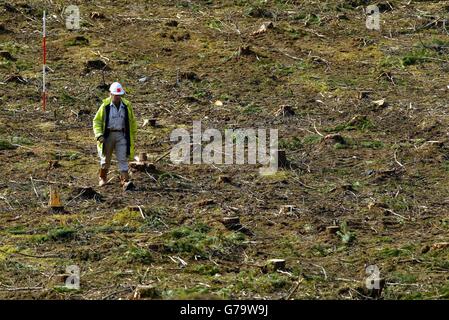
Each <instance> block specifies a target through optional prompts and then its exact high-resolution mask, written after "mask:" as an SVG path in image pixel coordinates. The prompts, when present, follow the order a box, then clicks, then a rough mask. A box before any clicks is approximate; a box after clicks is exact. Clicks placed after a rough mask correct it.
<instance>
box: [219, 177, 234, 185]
mask: <svg viewBox="0 0 449 320" xmlns="http://www.w3.org/2000/svg"><path fill="white" fill-rule="evenodd" d="M221 183H231V178H230V177H229V176H226V175H221V176H218V179H217V184H221Z"/></svg>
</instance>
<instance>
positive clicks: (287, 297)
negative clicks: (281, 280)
mask: <svg viewBox="0 0 449 320" xmlns="http://www.w3.org/2000/svg"><path fill="white" fill-rule="evenodd" d="M303 280H304V278H301V279H299V280H298V281H297V282H296V284H295V286H294V287H293V289H292V290H291V291H290V293H289V294H288V295H287V296H286V297H284V298H281V299H282V300H289V299H290V298H291V297H292V295H293V294H294V293H295V292H296V290H298V288H299V285H300V284H301V282H302V281H303Z"/></svg>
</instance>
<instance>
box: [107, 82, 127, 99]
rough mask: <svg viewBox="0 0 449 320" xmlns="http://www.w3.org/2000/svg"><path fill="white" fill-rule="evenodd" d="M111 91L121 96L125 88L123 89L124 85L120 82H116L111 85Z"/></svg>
mask: <svg viewBox="0 0 449 320" xmlns="http://www.w3.org/2000/svg"><path fill="white" fill-rule="evenodd" d="M109 92H110V93H111V94H113V95H115V96H121V95H124V94H125V90H123V87H122V85H121V84H120V83H118V82H114V83H113V84H111V86H110V87H109Z"/></svg>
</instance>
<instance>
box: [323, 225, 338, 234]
mask: <svg viewBox="0 0 449 320" xmlns="http://www.w3.org/2000/svg"><path fill="white" fill-rule="evenodd" d="M338 231H340V227H339V226H329V227H326V232H327V234H329V235H334V234H337V232H338Z"/></svg>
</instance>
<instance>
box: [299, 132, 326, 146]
mask: <svg viewBox="0 0 449 320" xmlns="http://www.w3.org/2000/svg"><path fill="white" fill-rule="evenodd" d="M322 139H323V137H322V136H320V135H318V134H312V135H308V136H306V137H304V139H302V143H303V144H317V143H319V142H321V140H322Z"/></svg>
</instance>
